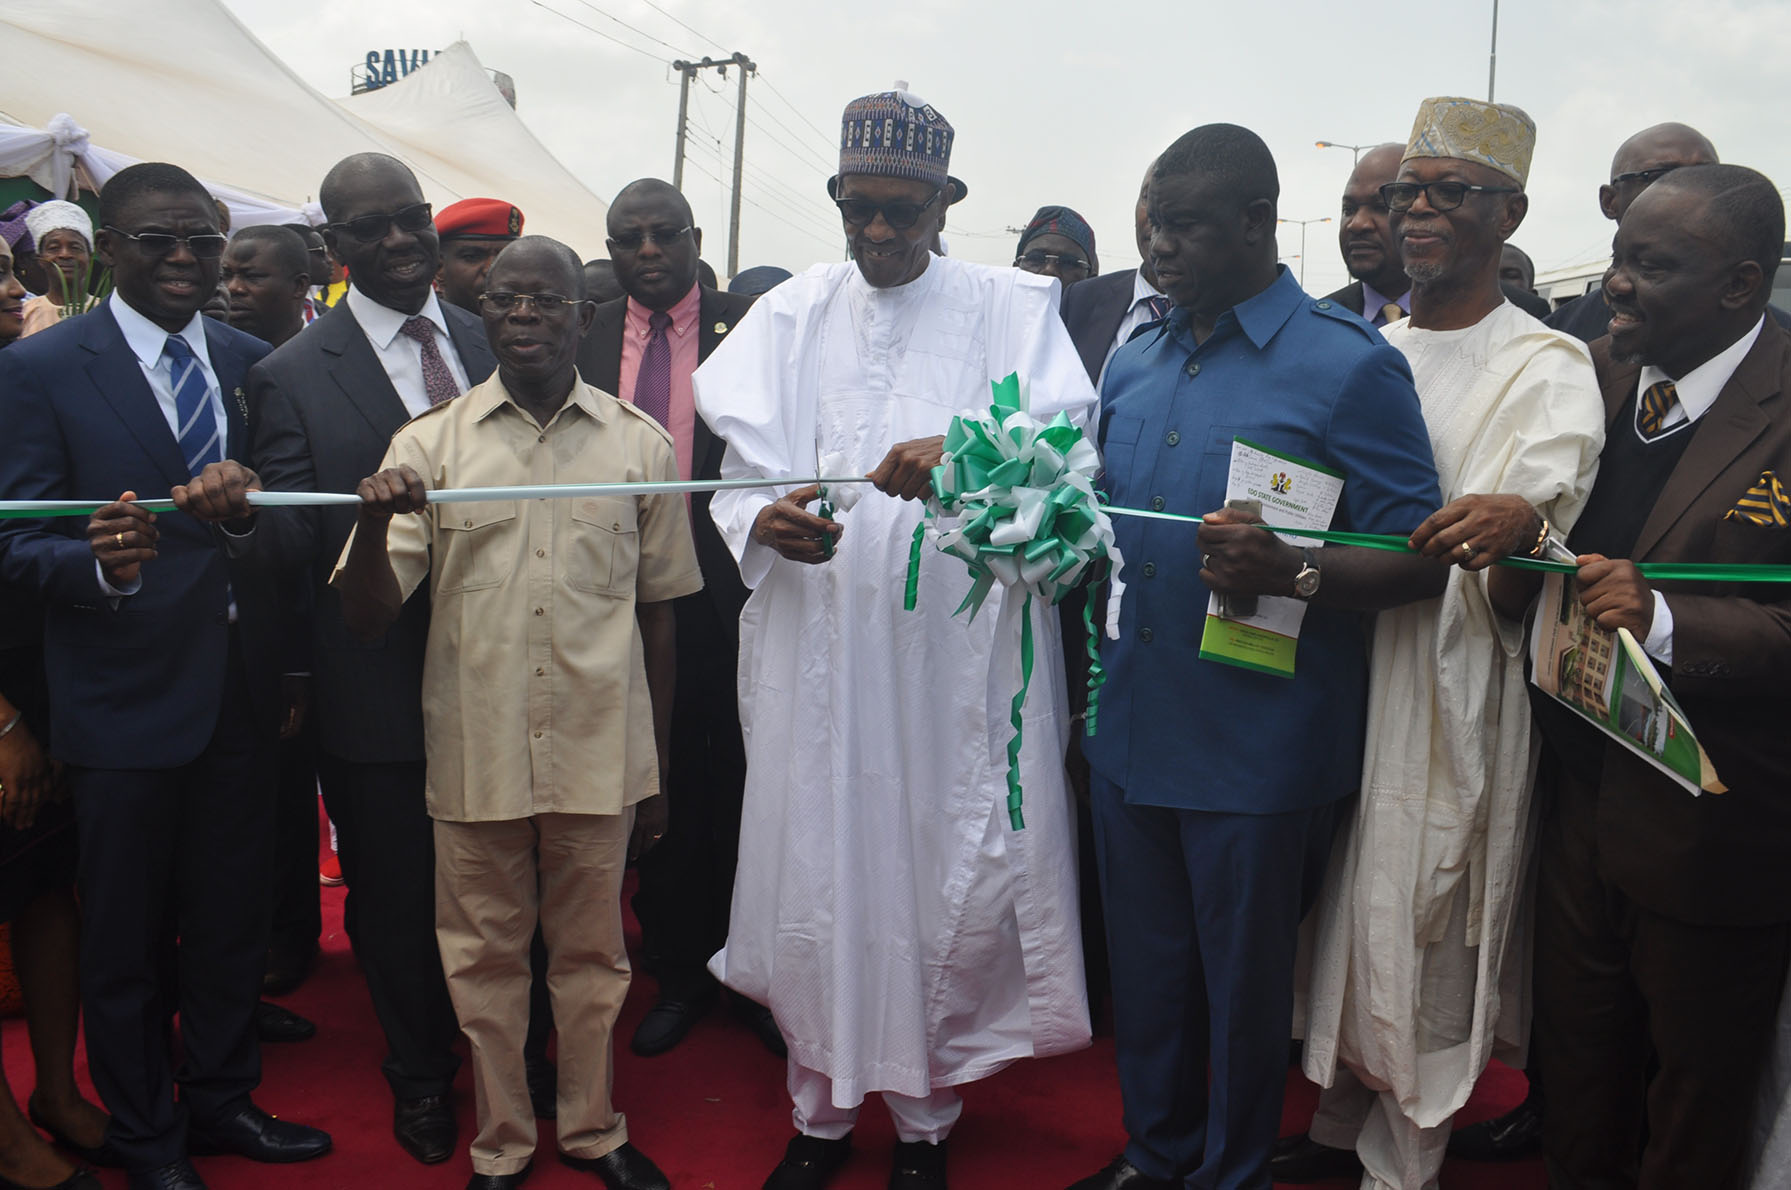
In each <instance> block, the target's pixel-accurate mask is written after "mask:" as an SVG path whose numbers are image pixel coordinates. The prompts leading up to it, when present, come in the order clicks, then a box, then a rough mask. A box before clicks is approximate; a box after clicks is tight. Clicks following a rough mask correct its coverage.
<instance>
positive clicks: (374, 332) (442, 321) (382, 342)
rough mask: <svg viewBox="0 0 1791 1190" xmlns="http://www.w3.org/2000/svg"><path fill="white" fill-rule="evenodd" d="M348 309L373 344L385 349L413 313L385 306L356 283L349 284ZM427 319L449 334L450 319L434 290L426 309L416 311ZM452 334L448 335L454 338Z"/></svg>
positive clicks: (443, 332)
mask: <svg viewBox="0 0 1791 1190" xmlns="http://www.w3.org/2000/svg"><path fill="white" fill-rule="evenodd" d="M347 301H348V308H349V309H350V310H351V311H353V312H354V320H355V321H356V322H358V323H360V324H361V329H362V330H363V331H366V332H367V338H368V339H369V340H370V341H371V342H372V343H373V345H374V346H375V347H377V348H379V349H380V350H381V351H384V350H385V349H386V348H388V347H390V346H391V345H392V340H393V339H396V338H397V337H398V332H399V331H401V330H403V329H404V324H405V323H406V322H407V321H409V320H410V318H411V315H409V314H406V313H404V312H403V311H402V310H394V309H392V308H391V307H390V306H382V305H380V304H379V303H378V302H376V301H374V300H373V299H372V298H370V297H368V296H367V295H366V294H364V293H362V292H361V291H360V290H358V289H356V288H355V287H354V286H352V285H350V286H349V287H348V298H347ZM417 313H418V314H421V315H422V316H423V317H424V318H427V319H428V320H429V321H430V322H433V323H434V324H435V329H436V330H438V331H440V332H441V333H442V334H444V335H446V334H448V319H447V316H446V315H444V314H443V313H442V306H441V303H440V302H439V301H437V300H436V298H435V291H434V290H430V292H429V297H428V298H427V299H426V300H425V301H424V302H423V308H422V309H421V310H418V311H417ZM452 337H453V336H451V335H450V336H449V338H450V339H451V338H452Z"/></svg>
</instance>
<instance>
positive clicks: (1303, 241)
mask: <svg viewBox="0 0 1791 1190" xmlns="http://www.w3.org/2000/svg"><path fill="white" fill-rule="evenodd" d="M1337 147H1338V148H1340V149H1347V148H1350V147H1351V146H1349V145H1338V146H1337ZM1364 147H1367V146H1364ZM1330 221H1331V217H1330V216H1329V215H1326V216H1325V217H1324V218H1323V219H1277V220H1275V222H1277V223H1298V224H1299V225H1300V288H1301V289H1304V288H1306V225H1307V224H1308V223H1329V222H1330Z"/></svg>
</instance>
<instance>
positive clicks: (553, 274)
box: [489, 236, 585, 302]
mask: <svg viewBox="0 0 1791 1190" xmlns="http://www.w3.org/2000/svg"><path fill="white" fill-rule="evenodd" d="M525 274H526V275H528V276H532V277H541V278H546V279H547V280H548V282H549V288H548V289H547V291H546V292H549V293H557V294H560V295H561V296H563V297H569V298H572V299H574V300H576V301H581V302H582V301H584V300H585V266H584V262H583V261H581V260H579V258H578V253H576V252H574V251H573V250H572V249H571V248H569V247H567V246H566V245H565V244H562V243H560V241H558V240H556V239H551V238H549V237H548V236H522V237H520V238H518V239H515V240H512V241H511V242H510V243H509V244H508V245H507V246H506V247H505V248H504V250H503V251H502V252H500V253H498V255H497V259H496V260H494V261H492V263H491V275H490V278H489V280H490V284H491V288H492V289H493V290H499V289H507V290H511V291H516V290H518V289H520V288H521V287H520V286H517V285H513V284H509V283H508V282H510V281H511V279H512V278H513V277H520V276H523V275H525ZM500 281H502V282H505V283H504V284H499V282H500Z"/></svg>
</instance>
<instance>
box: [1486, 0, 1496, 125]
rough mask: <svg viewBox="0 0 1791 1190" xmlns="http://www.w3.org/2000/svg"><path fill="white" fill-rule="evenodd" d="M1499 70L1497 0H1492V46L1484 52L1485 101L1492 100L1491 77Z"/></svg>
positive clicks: (1489, 101)
mask: <svg viewBox="0 0 1791 1190" xmlns="http://www.w3.org/2000/svg"><path fill="white" fill-rule="evenodd" d="M1498 71H1499V0H1493V27H1492V47H1491V48H1490V49H1488V50H1487V53H1486V102H1488V103H1491V102H1492V101H1493V79H1494V78H1496V77H1497V75H1498Z"/></svg>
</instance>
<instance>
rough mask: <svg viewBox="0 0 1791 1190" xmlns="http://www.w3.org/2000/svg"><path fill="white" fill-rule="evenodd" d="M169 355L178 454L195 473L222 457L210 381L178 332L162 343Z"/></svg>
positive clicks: (166, 353)
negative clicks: (178, 445)
mask: <svg viewBox="0 0 1791 1190" xmlns="http://www.w3.org/2000/svg"><path fill="white" fill-rule="evenodd" d="M162 354H163V355H165V356H167V357H168V377H169V380H170V382H171V383H172V385H173V387H174V420H175V422H176V423H177V424H178V425H179V427H180V428H179V430H178V431H177V432H176V433H175V435H174V436H175V437H176V438H177V439H179V441H180V456H181V458H183V459H185V460H186V461H187V474H188V475H197V474H199V472H201V471H203V470H205V465H206V464H207V463H221V462H223V461H224V441H223V439H222V438H220V437H219V436H218V418H217V414H216V413H215V412H214V411H213V409H212V404H211V385H210V383H209V382H207V380H206V379H205V369H203V368H201V367H200V366H199V361H198V360H197V359H196V358H194V356H193V349H192V348H191V347H189V346H187V341H186V340H185V339H183V338H181V337H180V336H179V335H169V336H168V341H167V343H165V344H163V345H162Z"/></svg>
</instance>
